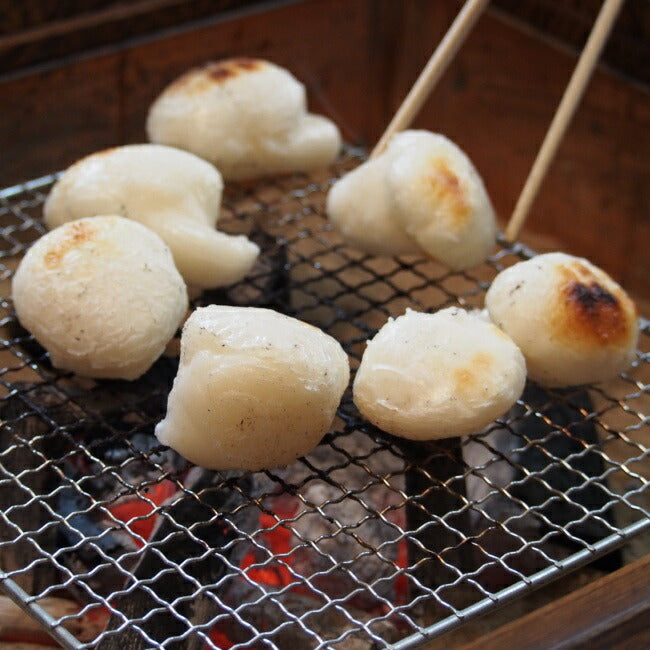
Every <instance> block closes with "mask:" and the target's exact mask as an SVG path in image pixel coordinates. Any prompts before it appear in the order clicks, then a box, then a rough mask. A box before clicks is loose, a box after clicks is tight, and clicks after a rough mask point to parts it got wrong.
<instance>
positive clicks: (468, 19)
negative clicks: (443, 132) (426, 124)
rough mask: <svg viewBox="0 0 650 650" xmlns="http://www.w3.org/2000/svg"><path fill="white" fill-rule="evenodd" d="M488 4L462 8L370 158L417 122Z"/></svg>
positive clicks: (475, 1)
mask: <svg viewBox="0 0 650 650" xmlns="http://www.w3.org/2000/svg"><path fill="white" fill-rule="evenodd" d="M488 3H489V0H467V2H466V3H465V4H464V5H463V8H462V9H461V10H460V12H459V13H458V15H457V16H456V19H455V20H454V22H453V23H452V25H451V27H450V28H449V29H448V30H447V33H446V34H445V36H444V37H443V39H442V40H441V41H440V43H439V44H438V47H437V48H436V49H435V52H434V53H433V54H432V55H431V58H430V59H429V61H428V62H427V64H426V65H425V66H424V69H423V70H422V72H421V73H420V76H419V77H418V78H417V80H416V81H415V83H414V84H413V87H412V88H411V90H410V91H409V93H408V95H407V96H406V98H405V99H404V101H403V102H402V104H401V106H400V107H399V108H398V109H397V112H396V113H395V115H394V116H393V119H392V120H391V121H390V124H389V125H388V127H387V128H386V131H385V132H384V134H383V135H382V136H381V138H380V139H379V142H377V145H376V146H375V148H374V149H373V151H372V153H371V154H370V157H371V158H374V157H375V156H377V155H378V154H380V153H381V152H382V151H383V150H384V149H385V148H386V144H387V143H388V141H389V140H390V139H391V137H392V136H393V135H394V134H395V133H397V132H398V131H402V130H403V129H405V128H406V127H408V126H409V124H411V122H412V121H413V120H414V119H415V116H416V115H417V114H418V112H419V110H420V109H421V108H422V104H424V102H425V101H426V99H427V97H428V96H429V94H430V93H431V91H432V90H433V88H434V86H435V85H436V83H438V80H439V79H440V77H442V75H443V73H444V72H445V70H446V69H447V67H448V66H449V64H450V63H451V61H452V60H453V58H454V56H455V55H456V52H458V50H459V48H460V46H461V45H462V44H463V42H464V41H465V39H466V38H467V36H468V35H469V33H470V31H471V30H472V27H473V26H474V23H475V22H476V21H477V20H478V18H479V17H480V15H481V14H482V13H483V10H484V9H485V8H486V7H487V5H488Z"/></svg>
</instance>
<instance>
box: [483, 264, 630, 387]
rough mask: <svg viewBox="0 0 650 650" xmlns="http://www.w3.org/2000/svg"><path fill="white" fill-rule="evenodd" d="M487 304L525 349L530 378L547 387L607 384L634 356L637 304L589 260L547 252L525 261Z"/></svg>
mask: <svg viewBox="0 0 650 650" xmlns="http://www.w3.org/2000/svg"><path fill="white" fill-rule="evenodd" d="M485 305H486V307H487V309H488V312H489V314H490V318H491V319H492V321H493V322H494V323H496V324H497V325H498V326H499V327H500V328H501V329H503V331H504V332H506V333H507V334H508V335H509V336H511V337H512V339H513V340H514V341H515V343H517V345H518V346H519V347H520V348H521V351H522V352H523V353H524V356H525V357H526V363H527V365H528V374H529V376H530V378H531V379H533V380H534V381H536V382H538V383H539V384H541V385H544V386H549V387H561V386H572V385H576V384H585V383H591V382H599V381H604V380H606V379H610V378H612V377H614V376H616V375H617V374H618V373H619V372H622V371H624V370H625V369H626V368H627V367H628V366H629V365H630V364H631V363H632V361H633V359H634V357H635V350H636V346H637V340H638V332H639V326H638V312H637V309H636V305H635V304H634V302H633V301H632V300H631V298H630V297H629V296H628V295H627V294H626V293H625V291H624V290H623V289H622V288H621V287H620V286H619V285H618V284H617V283H616V282H615V281H614V280H612V278H611V277H610V276H609V275H607V274H606V273H605V272H604V271H603V270H601V269H599V268H598V267H596V266H594V265H593V264H591V262H589V261H588V260H586V259H583V258H580V257H574V256H572V255H567V254H565V253H546V254H544V255H537V256H536V257H533V258H532V259H530V260H527V261H525V262H519V263H518V264H515V265H513V266H511V267H509V268H507V269H505V270H504V271H501V273H499V275H497V277H496V278H495V279H494V281H493V282H492V286H491V287H490V289H489V290H488V292H487V294H486V296H485Z"/></svg>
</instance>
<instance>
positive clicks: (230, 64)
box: [206, 58, 263, 82]
mask: <svg viewBox="0 0 650 650" xmlns="http://www.w3.org/2000/svg"><path fill="white" fill-rule="evenodd" d="M262 66H263V63H262V61H257V60H256V59H243V58H242V59H229V60H228V61H220V62H218V63H212V64H210V65H209V66H208V67H207V68H206V71H207V73H208V75H209V76H210V78H211V79H212V80H213V81H216V82H222V81H226V80H227V79H232V78H234V77H236V76H238V75H239V74H242V73H243V72H253V71H254V70H261V69H262Z"/></svg>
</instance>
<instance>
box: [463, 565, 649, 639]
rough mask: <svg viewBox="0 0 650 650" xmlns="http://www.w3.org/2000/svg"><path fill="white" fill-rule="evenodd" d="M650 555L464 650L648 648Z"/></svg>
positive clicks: (502, 628)
mask: <svg viewBox="0 0 650 650" xmlns="http://www.w3.org/2000/svg"><path fill="white" fill-rule="evenodd" d="M649 574H650V556H648V557H646V558H644V559H642V560H638V561H637V562H634V563H633V564H630V565H628V566H626V567H623V568H622V569H620V570H619V571H616V572H615V573H613V574H611V575H608V576H605V577H604V578H600V579H599V580H596V581H594V582H592V583H591V584H588V585H587V586H585V587H583V588H581V589H579V590H577V591H575V592H574V593H572V594H569V595H568V596H565V597H564V598H561V599H559V600H557V601H555V602H553V603H551V604H550V605H547V606H545V607H542V608H541V609H539V610H537V611H535V612H532V613H531V614H528V615H527V616H524V617H522V618H520V619H517V620H516V621H514V622H513V623H509V624H507V625H504V626H503V627H501V628H499V629H497V630H495V631H494V632H492V633H491V634H488V635H486V636H483V637H481V638H479V639H477V640H476V641H473V642H472V643H470V644H468V645H465V646H463V647H462V650H504V649H505V648H517V649H519V650H549V649H550V648H572V649H575V650H578V649H580V650H582V649H584V650H640V649H641V648H649V647H650V580H649V579H648V575H649Z"/></svg>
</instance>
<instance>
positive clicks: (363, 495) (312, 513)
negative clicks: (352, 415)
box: [222, 431, 406, 648]
mask: <svg viewBox="0 0 650 650" xmlns="http://www.w3.org/2000/svg"><path fill="white" fill-rule="evenodd" d="M403 469H404V462H403V460H402V459H401V458H400V457H399V456H398V455H396V454H395V453H394V452H393V451H392V450H391V448H390V447H389V445H387V444H384V443H377V442H376V441H374V440H373V439H372V438H371V437H370V436H368V435H366V434H364V433H362V432H360V431H355V432H352V433H349V434H347V435H340V436H337V437H335V438H334V439H333V440H332V441H331V442H330V444H323V445H321V446H319V447H318V448H317V449H315V450H314V451H313V452H312V453H311V454H309V455H308V456H307V457H306V459H305V460H304V461H299V462H297V463H295V464H293V465H291V466H289V467H287V468H285V469H283V470H281V471H276V472H272V473H268V475H269V477H270V478H271V479H272V480H273V481H274V482H275V485H276V488H275V489H273V491H272V493H269V494H267V495H266V497H265V498H264V499H263V501H262V505H263V512H262V513H261V515H260V521H259V525H260V531H259V532H258V534H256V535H254V540H255V542H256V543H255V545H251V547H250V549H249V551H248V553H247V555H246V556H245V557H244V562H243V563H242V565H241V568H242V570H243V572H244V573H245V575H246V578H244V577H243V576H242V575H239V576H233V577H232V578H230V579H228V581H227V583H226V584H225V585H224V590H223V591H222V597H223V599H224V602H225V603H226V604H227V605H229V606H231V607H233V608H239V609H238V611H239V615H240V616H241V617H242V619H244V620H245V621H246V622H247V623H249V624H251V625H252V626H254V627H255V628H256V629H263V630H272V629H275V628H279V631H278V634H280V635H281V636H282V639H283V643H281V644H280V647H290V644H292V643H293V644H296V647H300V648H310V647H313V645H317V644H315V643H314V639H313V638H312V637H310V636H309V635H307V634H305V632H304V630H302V629H301V626H300V625H298V624H297V623H296V624H291V625H287V615H286V613H284V612H283V608H286V610H287V611H290V612H291V613H292V614H293V615H295V616H298V617H301V616H303V617H304V619H305V624H306V625H307V626H308V627H310V628H312V629H315V630H320V631H321V633H322V634H324V635H325V636H326V637H327V638H332V635H333V634H334V635H336V636H337V635H338V634H340V633H341V632H342V631H343V630H345V629H348V628H347V627H346V626H348V627H352V623H350V617H352V618H353V619H354V620H356V621H357V622H361V623H363V622H366V621H370V620H372V619H373V618H374V617H377V616H381V615H383V614H385V612H386V611H388V606H389V605H390V606H392V605H394V604H396V603H400V602H402V601H403V600H404V599H405V598H406V593H405V591H403V590H404V589H405V587H404V585H403V584H401V583H402V582H403V581H401V580H400V579H399V576H398V574H397V572H398V571H399V568H400V562H402V563H403V561H404V558H403V557H400V545H403V544H405V542H404V540H403V539H402V537H403V531H404V526H405V506H406V495H405V494H404V476H403ZM377 513H382V516H378V514H377ZM401 590H402V591H401ZM330 599H341V602H340V603H339V607H338V608H336V607H333V606H327V603H328V602H329V600H330ZM247 603H251V606H250V607H248V606H247V605H246V604H247ZM252 603H256V604H255V605H252ZM341 608H343V609H345V610H346V611H347V612H348V616H346V615H344V614H342V612H341V611H338V610H340V609H341ZM319 610H320V611H319ZM334 620H335V621H336V622H335V623H334ZM283 624H284V626H283ZM228 625H229V629H230V630H231V633H232V634H234V632H233V630H234V629H235V628H237V626H236V625H234V623H233V622H232V621H231V622H230V623H229V624H228ZM233 625H234V627H233ZM376 625H377V626H378V627H381V632H380V635H381V636H383V637H384V638H397V631H398V629H399V625H400V621H395V620H390V619H387V620H383V621H380V622H377V623H376ZM373 629H374V628H373ZM246 635H250V632H249V631H247V630H246V629H245V628H244V627H243V626H241V629H239V631H238V632H237V633H236V634H234V637H235V638H242V639H244V640H246V639H247V638H248V637H247V636H246ZM275 638H276V637H274V639H275ZM233 640H234V639H233ZM285 643H286V646H285ZM359 643H362V642H361V640H360V639H356V637H350V638H348V639H347V640H346V641H345V642H342V643H341V645H340V646H337V647H342V648H347V647H350V648H352V647H355V648H356V647H364V648H365V647H371V646H370V645H358V644H359ZM363 643H366V642H365V641H364V642H363ZM355 644H357V645H355Z"/></svg>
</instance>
